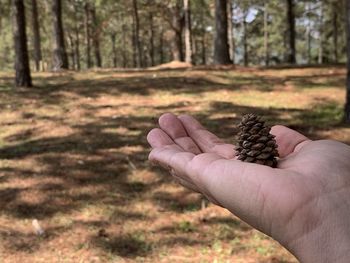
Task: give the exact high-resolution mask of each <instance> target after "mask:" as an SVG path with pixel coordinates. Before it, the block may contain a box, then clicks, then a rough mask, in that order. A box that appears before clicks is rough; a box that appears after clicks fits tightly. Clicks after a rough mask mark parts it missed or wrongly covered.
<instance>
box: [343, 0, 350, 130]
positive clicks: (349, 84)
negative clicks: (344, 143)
mask: <svg viewBox="0 0 350 263" xmlns="http://www.w3.org/2000/svg"><path fill="white" fill-rule="evenodd" d="M346 13H347V15H346V33H347V58H348V62H347V68H348V71H347V79H346V99H345V101H346V102H345V114H344V119H345V122H347V123H350V1H346Z"/></svg>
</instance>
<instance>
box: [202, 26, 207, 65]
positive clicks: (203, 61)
mask: <svg viewBox="0 0 350 263" xmlns="http://www.w3.org/2000/svg"><path fill="white" fill-rule="evenodd" d="M202 63H203V65H206V64H207V48H206V32H205V30H203V33H202Z"/></svg>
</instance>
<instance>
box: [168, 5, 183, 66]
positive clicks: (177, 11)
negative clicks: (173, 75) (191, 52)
mask: <svg viewBox="0 0 350 263" xmlns="http://www.w3.org/2000/svg"><path fill="white" fill-rule="evenodd" d="M180 3H181V2H180V0H177V1H176V4H175V6H174V7H172V8H171V15H172V22H171V27H172V29H173V34H174V35H173V41H172V47H171V50H172V54H173V60H177V61H183V60H184V54H183V49H182V48H183V45H182V31H183V16H182V14H181V12H182V10H181V5H180Z"/></svg>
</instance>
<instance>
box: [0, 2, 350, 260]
mask: <svg viewBox="0 0 350 263" xmlns="http://www.w3.org/2000/svg"><path fill="white" fill-rule="evenodd" d="M348 2H349V1H345V0H341V1H340V0H338V1H337V0H283V1H277V0H276V1H275V0H270V1H267V0H265V1H264V0H240V1H238V0H164V1H160V0H129V1H126V0H124V1H118V0H114V1H112V0H96V1H92V0H91V1H89V0H86V1H83V0H0V39H1V40H0V110H1V112H0V262H265V263H267V262H297V261H296V259H295V258H294V257H293V256H292V255H291V254H290V253H289V252H288V251H286V250H285V249H284V248H283V247H281V246H280V245H279V244H278V243H277V242H275V241H274V240H272V239H271V238H269V237H267V236H265V235H264V234H262V233H260V232H258V231H256V230H254V229H252V228H251V227H250V226H249V225H247V224H245V223H244V222H242V221H241V220H240V219H238V218H237V217H235V216H234V215H231V214H230V213H229V212H228V211H226V210H225V209H222V208H220V207H217V206H214V205H212V204H210V203H208V202H207V201H206V200H204V199H203V197H202V196H201V195H199V194H196V193H193V192H191V191H189V190H187V189H185V188H183V187H182V186H180V185H178V184H177V183H176V182H175V181H174V180H173V179H172V178H171V177H170V176H169V175H168V173H167V172H166V171H163V170H162V169H160V168H157V167H154V166H151V165H150V164H149V162H148V161H147V157H148V153H149V151H150V148H149V145H148V143H147V141H146V135H147V133H148V132H149V131H150V130H151V129H152V128H153V127H156V126H157V119H158V117H159V116H160V115H161V114H162V113H164V112H173V113H174V114H184V113H186V114H191V115H193V116H195V117H196V118H197V119H199V120H200V121H201V122H202V123H203V125H205V126H206V127H207V128H208V129H209V130H210V131H212V132H213V133H215V134H217V135H218V136H219V137H222V138H223V140H224V141H226V142H228V143H233V144H234V143H235V141H236V137H235V135H236V134H237V124H238V123H239V121H240V119H241V116H242V115H243V114H246V113H255V114H258V115H261V116H262V117H263V118H264V119H265V120H266V122H267V123H268V124H269V125H275V124H282V125H286V126H288V127H291V128H293V129H296V130H298V131H299V132H301V133H303V134H305V135H307V136H309V137H310V138H312V139H335V140H339V141H342V142H344V143H347V144H350V126H349V124H348V123H349V121H350V78H349V79H347V75H349V76H350V74H348V72H350V71H348V68H350V67H349V66H347V64H346V63H347V61H348V60H347V57H348V56H347V55H350V51H348V50H349V49H348V48H347V47H349V46H350V45H347V32H349V31H350V25H349V24H347V23H348V20H349V15H348V14H349V13H350V4H349V3H348ZM349 65H350V64H349ZM344 105H345V106H344ZM257 176H258V175H257Z"/></svg>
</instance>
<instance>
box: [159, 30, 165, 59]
mask: <svg viewBox="0 0 350 263" xmlns="http://www.w3.org/2000/svg"><path fill="white" fill-rule="evenodd" d="M159 62H160V64H163V63H164V29H163V27H162V26H161V28H160V33H159Z"/></svg>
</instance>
